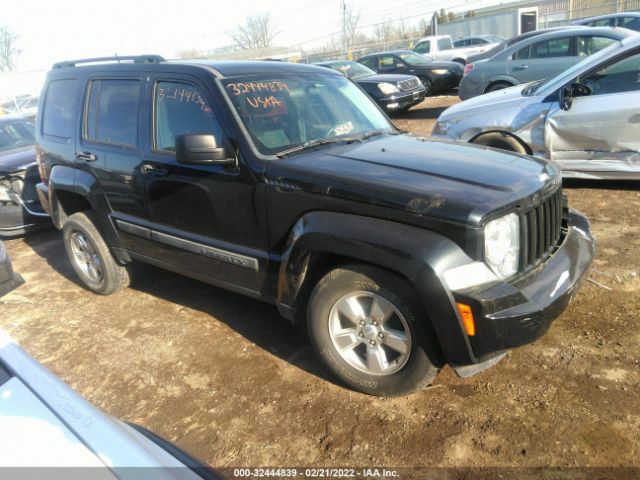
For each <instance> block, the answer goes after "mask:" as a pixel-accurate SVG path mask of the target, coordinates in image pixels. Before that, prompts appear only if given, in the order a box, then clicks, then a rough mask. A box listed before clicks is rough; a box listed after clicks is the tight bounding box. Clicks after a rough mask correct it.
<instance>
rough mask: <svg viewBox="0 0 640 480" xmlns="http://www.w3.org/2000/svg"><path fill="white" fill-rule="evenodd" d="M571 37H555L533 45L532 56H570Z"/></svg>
mask: <svg viewBox="0 0 640 480" xmlns="http://www.w3.org/2000/svg"><path fill="white" fill-rule="evenodd" d="M570 47H571V39H570V38H568V37H565V38H555V39H553V40H546V41H544V42H538V43H534V44H533V45H531V58H554V57H568V56H569V55H570V50H571V48H570Z"/></svg>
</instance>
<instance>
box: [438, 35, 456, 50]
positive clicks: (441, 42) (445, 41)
mask: <svg viewBox="0 0 640 480" xmlns="http://www.w3.org/2000/svg"><path fill="white" fill-rule="evenodd" d="M452 48H453V42H452V41H451V39H450V38H439V39H438V50H450V49H452Z"/></svg>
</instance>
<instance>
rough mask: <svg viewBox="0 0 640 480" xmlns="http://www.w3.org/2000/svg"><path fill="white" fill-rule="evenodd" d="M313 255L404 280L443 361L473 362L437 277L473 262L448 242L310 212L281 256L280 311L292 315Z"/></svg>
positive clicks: (385, 224)
mask: <svg viewBox="0 0 640 480" xmlns="http://www.w3.org/2000/svg"><path fill="white" fill-rule="evenodd" d="M372 232H375V235H372ZM316 254H334V255H338V256H341V257H347V258H349V259H353V260H355V261H361V262H365V263H369V264H371V265H375V266H379V267H382V268H385V269H387V270H390V271H393V272H395V273H397V274H398V275H400V276H402V277H403V278H405V280H406V281H408V282H409V283H410V284H411V285H412V286H413V287H414V288H415V290H416V292H417V293H418V297H419V298H420V300H421V301H422V304H423V305H424V308H425V310H426V311H427V313H428V316H429V319H430V320H431V323H432V326H433V328H434V330H435V332H436V336H437V337H438V338H437V340H438V342H439V343H440V347H441V349H442V352H443V355H444V357H445V360H446V361H447V362H448V363H450V364H453V365H468V364H470V363H476V362H477V359H476V358H475V356H474V355H473V351H472V349H471V345H470V343H469V338H468V337H467V335H466V333H465V330H464V326H463V324H462V321H461V319H460V317H459V314H458V313H457V309H456V307H455V301H454V299H453V296H452V294H451V292H450V291H449V290H448V288H447V287H446V286H445V285H444V283H443V281H442V280H441V278H440V274H441V273H442V272H444V271H445V270H448V269H450V268H453V267H456V266H459V265H463V264H466V263H469V262H471V260H470V259H469V257H468V256H467V255H466V253H465V252H464V251H463V250H462V249H461V248H460V247H459V246H458V245H457V244H455V243H454V242H453V241H452V240H450V239H449V238H447V237H445V236H444V235H441V234H439V233H436V232H433V231H430V230H425V229H421V228H418V227H412V226H409V225H405V224H399V223H396V222H392V221H388V220H380V219H375V218H369V217H363V216H359V215H351V214H343V213H333V212H311V213H308V214H306V215H304V216H303V217H301V218H300V219H299V220H298V221H297V222H296V224H295V225H294V227H293V229H292V231H291V233H290V235H289V238H288V240H287V243H286V245H285V248H284V253H283V255H282V258H281V263H280V268H279V271H278V280H277V290H276V297H277V299H276V304H277V306H278V308H279V309H280V311H281V313H282V312H287V311H288V312H289V313H290V312H291V311H294V312H295V310H296V308H297V306H298V305H297V300H298V297H299V294H300V292H301V290H302V287H303V285H304V283H305V280H307V277H308V276H310V275H309V272H310V271H312V263H313V262H314V260H315V256H316ZM285 316H288V317H289V318H291V316H292V315H285Z"/></svg>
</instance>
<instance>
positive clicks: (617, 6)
mask: <svg viewBox="0 0 640 480" xmlns="http://www.w3.org/2000/svg"><path fill="white" fill-rule="evenodd" d="M632 10H640V0H617V1H616V0H521V1H515V2H509V3H504V4H501V5H496V6H493V7H486V8H481V9H478V10H471V11H468V12H462V13H459V14H455V15H454V16H455V17H456V18H455V19H454V20H453V21H448V22H444V23H440V24H439V25H438V33H439V34H441V35H451V36H452V37H453V38H454V39H457V38H462V37H467V36H470V35H489V34H493V35H500V36H502V37H505V38H510V37H514V36H516V35H520V34H521V33H525V32H528V31H531V30H536V29H540V28H549V27H557V26H562V25H568V24H569V23H570V22H571V21H573V20H578V19H580V18H585V17H592V16H595V15H606V14H609V13H618V12H626V11H632Z"/></svg>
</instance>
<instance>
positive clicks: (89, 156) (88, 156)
mask: <svg viewBox="0 0 640 480" xmlns="http://www.w3.org/2000/svg"><path fill="white" fill-rule="evenodd" d="M76 158H77V159H78V160H84V161H85V162H95V161H96V160H97V159H98V157H96V156H95V155H94V154H93V153H90V152H76Z"/></svg>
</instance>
